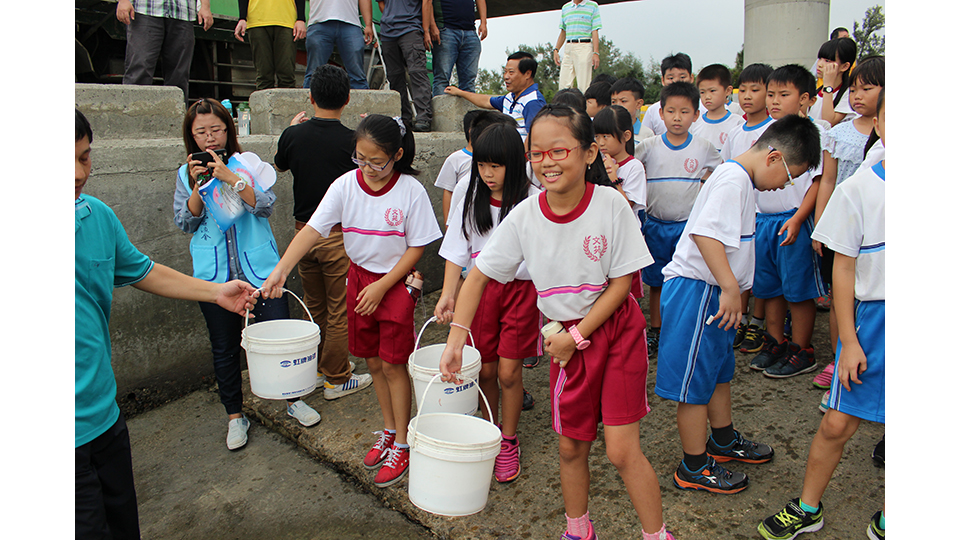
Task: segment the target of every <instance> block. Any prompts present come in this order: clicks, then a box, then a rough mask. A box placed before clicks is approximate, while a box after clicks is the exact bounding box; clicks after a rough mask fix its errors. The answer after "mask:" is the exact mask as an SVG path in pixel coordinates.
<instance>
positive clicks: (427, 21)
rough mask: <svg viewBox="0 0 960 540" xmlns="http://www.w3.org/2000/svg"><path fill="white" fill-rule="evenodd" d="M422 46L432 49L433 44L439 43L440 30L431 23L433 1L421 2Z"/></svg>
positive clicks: (425, 0)
mask: <svg viewBox="0 0 960 540" xmlns="http://www.w3.org/2000/svg"><path fill="white" fill-rule="evenodd" d="M422 6H423V7H422V9H421V11H422V12H423V46H424V47H426V48H427V50H428V51H429V50H431V49H433V44H434V43H440V29H439V28H437V25H436V23H434V21H433V0H423V4H422Z"/></svg>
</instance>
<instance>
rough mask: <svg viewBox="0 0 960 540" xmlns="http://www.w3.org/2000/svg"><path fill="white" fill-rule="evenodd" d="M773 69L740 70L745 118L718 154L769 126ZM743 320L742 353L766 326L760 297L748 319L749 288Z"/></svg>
mask: <svg viewBox="0 0 960 540" xmlns="http://www.w3.org/2000/svg"><path fill="white" fill-rule="evenodd" d="M771 73H773V68H772V67H771V66H770V65H768V64H750V65H749V66H747V67H745V68H744V69H743V71H742V72H740V81H739V83H738V85H739V90H738V92H737V101H738V103H739V104H740V108H741V109H742V110H743V113H744V115H745V117H746V118H745V122H744V123H742V124H740V125H739V126H737V127H735V128H733V129H732V130H730V131H729V132H728V133H727V140H726V142H724V143H723V147H722V148H720V157H721V158H723V160H724V161H728V160H730V159H732V158H733V156H738V155H740V154H742V153H744V152H746V151H747V150H748V149H749V148H750V147H751V146H753V144H754V143H756V142H757V139H759V138H760V136H761V135H763V132H764V131H765V130H766V129H767V127H769V126H770V124H771V123H772V122H773V119H772V118H770V116H769V115H767V101H766V100H767V77H768V76H769V75H770V74H771ZM741 307H742V309H743V320H742V321H741V322H740V326H739V327H738V328H737V337H736V339H734V340H733V348H734V349H737V348H739V349H740V352H742V353H755V352H758V351H760V349H762V348H763V343H764V341H763V332H764V330H766V323H765V322H764V316H765V313H764V302H763V300H762V299H760V298H754V299H753V315H752V317H751V318H750V319H749V320H748V319H747V313H748V312H749V310H750V291H749V290H747V291H744V292H743V295H742V306H741Z"/></svg>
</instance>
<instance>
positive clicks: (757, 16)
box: [743, 0, 830, 68]
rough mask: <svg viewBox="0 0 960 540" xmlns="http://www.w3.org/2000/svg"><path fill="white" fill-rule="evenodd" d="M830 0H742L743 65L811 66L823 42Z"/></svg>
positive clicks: (828, 19)
mask: <svg viewBox="0 0 960 540" xmlns="http://www.w3.org/2000/svg"><path fill="white" fill-rule="evenodd" d="M829 22H830V0H744V20H743V65H744V66H748V65H750V64H754V63H757V62H762V63H765V64H770V65H771V66H773V67H774V68H777V67H780V66H782V65H784V64H800V65H801V66H804V67H809V66H811V65H813V61H814V60H816V58H817V51H818V50H819V49H820V45H821V44H823V42H824V41H826V40H827V37H828V35H829V32H830V30H829V28H828V25H829Z"/></svg>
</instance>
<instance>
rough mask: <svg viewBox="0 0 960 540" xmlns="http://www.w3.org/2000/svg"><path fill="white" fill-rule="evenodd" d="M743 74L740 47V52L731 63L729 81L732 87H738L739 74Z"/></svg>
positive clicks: (741, 49) (741, 48) (741, 47)
mask: <svg viewBox="0 0 960 540" xmlns="http://www.w3.org/2000/svg"><path fill="white" fill-rule="evenodd" d="M741 73H743V46H742V45H741V46H740V52H738V53H737V58H736V59H735V60H734V61H733V69H731V70H730V81H731V82H732V84H733V87H734V88H736V87H737V86H739V82H740V74H741Z"/></svg>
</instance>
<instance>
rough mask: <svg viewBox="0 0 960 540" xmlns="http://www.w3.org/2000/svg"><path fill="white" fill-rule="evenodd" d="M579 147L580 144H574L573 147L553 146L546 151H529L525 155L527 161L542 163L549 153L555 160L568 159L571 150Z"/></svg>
mask: <svg viewBox="0 0 960 540" xmlns="http://www.w3.org/2000/svg"><path fill="white" fill-rule="evenodd" d="M577 148H580V147H579V146H574V147H573V148H560V147H558V148H551V149H549V150H547V151H546V152H527V153H526V154H525V155H526V156H527V161H529V162H530V163H540V162H541V161H543V158H544V156H546V155H548V154H549V155H550V159H552V160H553V161H563V160H565V159H567V156H569V155H570V152H573V151H574V150H576V149H577Z"/></svg>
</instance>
